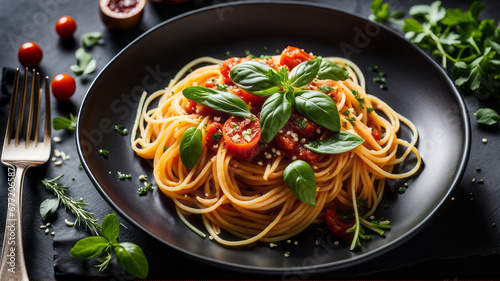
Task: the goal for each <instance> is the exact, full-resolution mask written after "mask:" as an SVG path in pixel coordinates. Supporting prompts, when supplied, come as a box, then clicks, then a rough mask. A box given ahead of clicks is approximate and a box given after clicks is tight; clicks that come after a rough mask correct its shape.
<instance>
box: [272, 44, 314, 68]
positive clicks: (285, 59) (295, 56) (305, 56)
mask: <svg viewBox="0 0 500 281" xmlns="http://www.w3.org/2000/svg"><path fill="white" fill-rule="evenodd" d="M312 59H314V56H313V55H311V54H309V53H306V52H305V51H304V50H302V49H299V48H296V47H292V46H288V47H286V49H284V50H283V52H281V57H280V64H281V65H286V66H287V67H288V69H290V70H292V69H293V68H294V67H296V66H297V65H298V64H300V63H301V62H305V61H308V60H312Z"/></svg>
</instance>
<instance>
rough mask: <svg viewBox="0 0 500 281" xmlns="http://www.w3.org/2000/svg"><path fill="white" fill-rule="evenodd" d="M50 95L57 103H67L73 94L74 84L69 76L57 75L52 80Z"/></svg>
mask: <svg viewBox="0 0 500 281" xmlns="http://www.w3.org/2000/svg"><path fill="white" fill-rule="evenodd" d="M51 87H52V94H53V95H54V97H55V98H56V99H57V100H58V101H69V98H70V97H71V96H72V95H73V94H74V93H75V89H76V82H75V79H74V78H73V77H71V75H69V74H66V73H61V74H58V75H56V76H55V77H54V79H52V84H51Z"/></svg>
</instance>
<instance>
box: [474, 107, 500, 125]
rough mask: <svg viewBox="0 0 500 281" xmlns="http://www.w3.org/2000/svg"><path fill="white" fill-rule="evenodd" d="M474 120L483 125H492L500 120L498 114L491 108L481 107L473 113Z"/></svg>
mask: <svg viewBox="0 0 500 281" xmlns="http://www.w3.org/2000/svg"><path fill="white" fill-rule="evenodd" d="M474 115H476V118H477V119H476V122H477V123H480V124H485V125H494V124H497V123H498V122H499V121H500V115H499V114H498V113H497V112H496V111H495V110H493V109H491V108H481V109H479V110H477V111H476V113H474Z"/></svg>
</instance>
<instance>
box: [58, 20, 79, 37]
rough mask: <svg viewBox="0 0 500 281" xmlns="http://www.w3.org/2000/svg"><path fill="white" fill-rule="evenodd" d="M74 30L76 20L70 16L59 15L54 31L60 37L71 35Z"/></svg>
mask: <svg viewBox="0 0 500 281" xmlns="http://www.w3.org/2000/svg"><path fill="white" fill-rule="evenodd" d="M75 30H76V21H75V19H73V18H72V17H69V16H64V17H60V18H59V19H58V20H57V22H56V32H57V34H59V37H61V38H62V39H68V38H71V37H73V33H74V32H75Z"/></svg>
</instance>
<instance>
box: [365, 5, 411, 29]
mask: <svg viewBox="0 0 500 281" xmlns="http://www.w3.org/2000/svg"><path fill="white" fill-rule="evenodd" d="M383 2H384V1H383V0H373V1H372V3H371V6H370V7H371V10H372V14H371V15H370V19H371V20H374V21H376V22H379V23H382V24H385V23H387V22H389V21H391V22H394V23H396V24H400V21H398V20H399V19H401V18H402V17H404V12H403V11H399V10H398V11H393V12H391V11H390V10H389V4H388V3H383Z"/></svg>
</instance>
